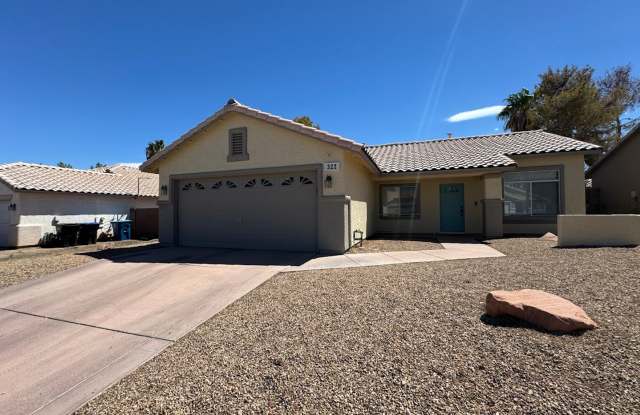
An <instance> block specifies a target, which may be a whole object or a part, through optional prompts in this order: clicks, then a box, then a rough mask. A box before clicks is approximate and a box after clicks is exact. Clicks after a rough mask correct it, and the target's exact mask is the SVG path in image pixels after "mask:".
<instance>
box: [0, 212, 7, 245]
mask: <svg viewBox="0 0 640 415" xmlns="http://www.w3.org/2000/svg"><path fill="white" fill-rule="evenodd" d="M8 232H9V202H4V201H0V248H2V247H6V246H7V245H8V244H9V238H8V237H9V235H8Z"/></svg>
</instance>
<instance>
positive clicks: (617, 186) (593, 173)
mask: <svg viewBox="0 0 640 415" xmlns="http://www.w3.org/2000/svg"><path fill="white" fill-rule="evenodd" d="M586 175H587V177H588V178H589V179H590V180H591V189H592V190H591V191H592V192H594V197H593V198H592V199H595V201H594V202H593V203H594V205H596V206H597V207H596V208H595V209H594V210H595V211H594V212H593V213H640V200H639V199H640V124H638V125H636V126H635V127H634V128H633V129H631V130H630V131H629V132H628V133H627V134H626V135H625V136H624V138H623V139H622V140H621V141H620V142H619V143H618V144H616V145H615V146H614V147H613V148H612V149H611V150H610V151H609V152H607V153H606V154H605V155H604V156H603V157H602V158H601V159H600V160H598V161H597V162H596V163H595V164H594V165H593V166H591V168H590V169H589V170H587V173H586Z"/></svg>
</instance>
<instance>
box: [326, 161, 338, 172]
mask: <svg viewBox="0 0 640 415" xmlns="http://www.w3.org/2000/svg"><path fill="white" fill-rule="evenodd" d="M324 171H326V172H335V171H340V162H339V161H330V162H328V163H324Z"/></svg>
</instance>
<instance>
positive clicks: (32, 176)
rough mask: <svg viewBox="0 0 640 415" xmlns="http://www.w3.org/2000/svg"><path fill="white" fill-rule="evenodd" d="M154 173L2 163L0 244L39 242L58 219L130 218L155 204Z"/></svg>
mask: <svg viewBox="0 0 640 415" xmlns="http://www.w3.org/2000/svg"><path fill="white" fill-rule="evenodd" d="M157 199H158V176H157V175H156V174H149V173H142V172H141V171H140V170H139V169H137V168H134V167H131V166H127V165H114V166H111V167H110V168H101V169H99V171H98V170H96V171H94V170H77V169H65V168H61V167H54V166H46V165H42V164H32V163H22V162H18V163H9V164H0V247H16V246H29V245H37V244H38V243H39V242H40V241H41V240H42V238H43V237H45V236H46V235H47V234H52V233H55V232H56V224H58V223H86V222H100V221H102V226H101V227H100V230H99V232H101V233H103V232H108V231H109V229H110V225H111V221H112V220H122V219H128V218H129V215H130V211H131V209H139V208H156V207H157Z"/></svg>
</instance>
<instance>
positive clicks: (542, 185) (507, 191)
mask: <svg viewBox="0 0 640 415" xmlns="http://www.w3.org/2000/svg"><path fill="white" fill-rule="evenodd" d="M503 181H504V184H503V186H504V214H505V216H551V215H557V214H558V213H560V172H559V171H558V170H556V169H554V170H531V171H517V172H509V173H505V174H504V176H503Z"/></svg>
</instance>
